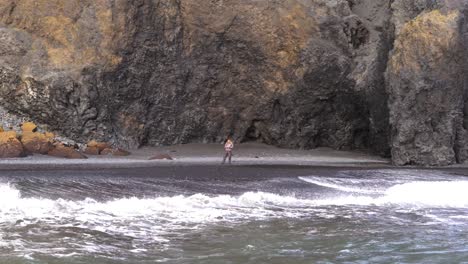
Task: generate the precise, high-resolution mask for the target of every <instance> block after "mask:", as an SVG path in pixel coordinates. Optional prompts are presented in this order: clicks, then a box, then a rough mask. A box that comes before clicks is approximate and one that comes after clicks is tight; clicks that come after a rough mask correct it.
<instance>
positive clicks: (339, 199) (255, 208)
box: [0, 181, 468, 235]
mask: <svg viewBox="0 0 468 264" xmlns="http://www.w3.org/2000/svg"><path fill="white" fill-rule="evenodd" d="M327 186H331V185H330V184H327ZM337 189H345V190H347V188H346V187H344V188H342V187H340V186H337ZM466 190H468V181H451V182H409V183H404V184H399V185H396V186H393V187H390V188H388V189H387V190H385V191H384V192H383V193H382V194H381V195H377V196H376V195H372V196H367V195H361V194H359V195H340V196H336V197H333V198H327V199H300V198H296V197H293V196H281V195H276V194H271V193H264V192H247V193H244V194H242V195H240V196H230V195H218V196H207V195H204V194H196V195H192V196H182V195H179V196H173V197H154V198H146V199H139V198H123V199H116V200H112V201H106V202H98V201H96V200H93V199H85V200H81V201H71V200H64V199H58V200H52V199H41V198H22V197H21V195H20V192H19V191H18V190H17V189H15V188H14V187H12V186H10V185H5V184H3V185H0V221H2V222H4V223H5V222H16V221H18V220H20V219H29V220H31V219H36V220H37V219H40V220H41V221H46V222H54V223H59V222H61V223H67V222H68V223H76V222H78V223H88V224H91V225H94V226H96V229H97V230H99V229H102V230H103V231H106V230H109V229H113V228H118V226H119V225H114V223H115V222H126V221H129V222H128V226H130V227H131V228H127V229H126V232H128V234H129V235H138V234H140V233H139V232H143V231H142V230H144V228H143V227H146V224H147V223H146V222H145V221H151V222H154V221H156V222H158V223H161V222H164V223H167V224H168V225H177V224H180V223H193V224H198V223H206V222H215V221H225V220H228V221H229V220H233V221H235V220H241V219H248V218H253V219H261V218H270V217H296V216H300V215H301V214H303V213H307V212H309V211H310V210H314V211H316V212H320V210H321V209H320V208H318V207H321V206H328V205H337V206H347V205H360V206H368V205H373V206H385V205H393V206H401V207H455V208H468V192H467V191H466ZM353 191H355V190H354V189H353ZM361 193H365V192H361ZM62 220H64V221H62ZM134 220H137V221H134ZM25 222H27V221H25ZM25 224H26V223H25ZM152 228H155V229H158V228H159V229H160V228H162V226H153V227H152Z"/></svg>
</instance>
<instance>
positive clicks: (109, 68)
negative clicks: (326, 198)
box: [0, 0, 468, 165]
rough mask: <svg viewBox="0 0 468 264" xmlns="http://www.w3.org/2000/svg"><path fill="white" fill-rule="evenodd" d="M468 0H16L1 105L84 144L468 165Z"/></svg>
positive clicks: (0, 68) (3, 46) (6, 20)
mask: <svg viewBox="0 0 468 264" xmlns="http://www.w3.org/2000/svg"><path fill="white" fill-rule="evenodd" d="M466 10H467V8H466V1H453V0H452V1H446V2H445V1H435V0H416V1H413V0H393V1H392V0H347V1H346V0H281V1H277V0H257V1H250V0H249V1H248V0H203V1H200V0H132V1H130V0H2V1H1V2H0V103H1V105H2V106H3V107H4V108H6V109H7V110H8V111H10V112H11V113H15V114H18V115H20V116H25V117H27V118H30V119H32V120H34V121H36V122H40V123H43V124H47V125H48V126H49V129H52V130H55V131H58V132H61V133H62V134H63V135H66V136H68V137H71V138H74V139H76V140H81V141H87V140H89V139H97V140H101V141H111V142H115V143H117V144H120V145H122V146H125V147H138V146H141V145H159V144H176V143H189V142H217V141H221V140H222V138H224V137H225V136H226V135H227V134H233V135H234V137H235V138H236V139H237V140H239V141H261V142H264V143H267V144H272V145H277V146H282V147H291V148H315V147H321V146H326V147H332V148H336V149H355V148H367V149H371V150H373V151H374V152H376V153H379V154H381V155H389V154H390V153H391V155H392V159H393V161H394V163H395V164H398V165H406V164H419V165H447V164H452V163H455V162H464V161H465V160H466V159H468V148H467V146H468V138H467V136H468V134H467V132H466V130H465V129H466V127H467V126H468V117H466V114H468V104H467V103H466V101H467V100H468V99H467V96H466V92H467V89H468V87H466V83H467V82H466V81H467V80H466V77H465V74H464V73H465V72H466V69H467V68H466V66H467V65H466V64H467V63H468V57H467V56H468V55H467V53H466V52H465V50H466V44H465V43H468V42H467V40H468V39H466V40H465V39H464V38H468V28H467V24H468V23H466V22H465V15H467V14H468V12H467V11H466Z"/></svg>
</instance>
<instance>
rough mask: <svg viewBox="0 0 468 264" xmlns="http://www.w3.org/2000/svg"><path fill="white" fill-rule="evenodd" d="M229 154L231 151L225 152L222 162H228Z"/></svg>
mask: <svg viewBox="0 0 468 264" xmlns="http://www.w3.org/2000/svg"><path fill="white" fill-rule="evenodd" d="M228 155H229V152H227V151H226V153H225V154H224V158H223V163H222V164H224V163H226V158H227V157H228Z"/></svg>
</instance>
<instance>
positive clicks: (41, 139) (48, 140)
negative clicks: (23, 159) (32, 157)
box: [21, 131, 55, 155]
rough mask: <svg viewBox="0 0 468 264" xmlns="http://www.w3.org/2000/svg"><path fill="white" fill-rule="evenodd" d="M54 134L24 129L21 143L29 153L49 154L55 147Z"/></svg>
mask: <svg viewBox="0 0 468 264" xmlns="http://www.w3.org/2000/svg"><path fill="white" fill-rule="evenodd" d="M54 137H55V136H54V134H52V133H38V132H32V131H23V135H22V136H21V143H23V146H24V149H25V150H26V152H27V153H38V154H44V155H45V154H47V153H48V152H49V151H50V150H51V149H52V147H53V142H54Z"/></svg>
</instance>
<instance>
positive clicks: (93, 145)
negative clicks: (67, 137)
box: [86, 140, 112, 153]
mask: <svg viewBox="0 0 468 264" xmlns="http://www.w3.org/2000/svg"><path fill="white" fill-rule="evenodd" d="M86 147H87V148H90V149H92V150H94V149H97V150H98V151H99V153H101V151H103V150H105V149H107V148H112V147H111V145H110V144H109V143H107V142H98V141H96V140H91V141H89V142H88V144H86Z"/></svg>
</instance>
